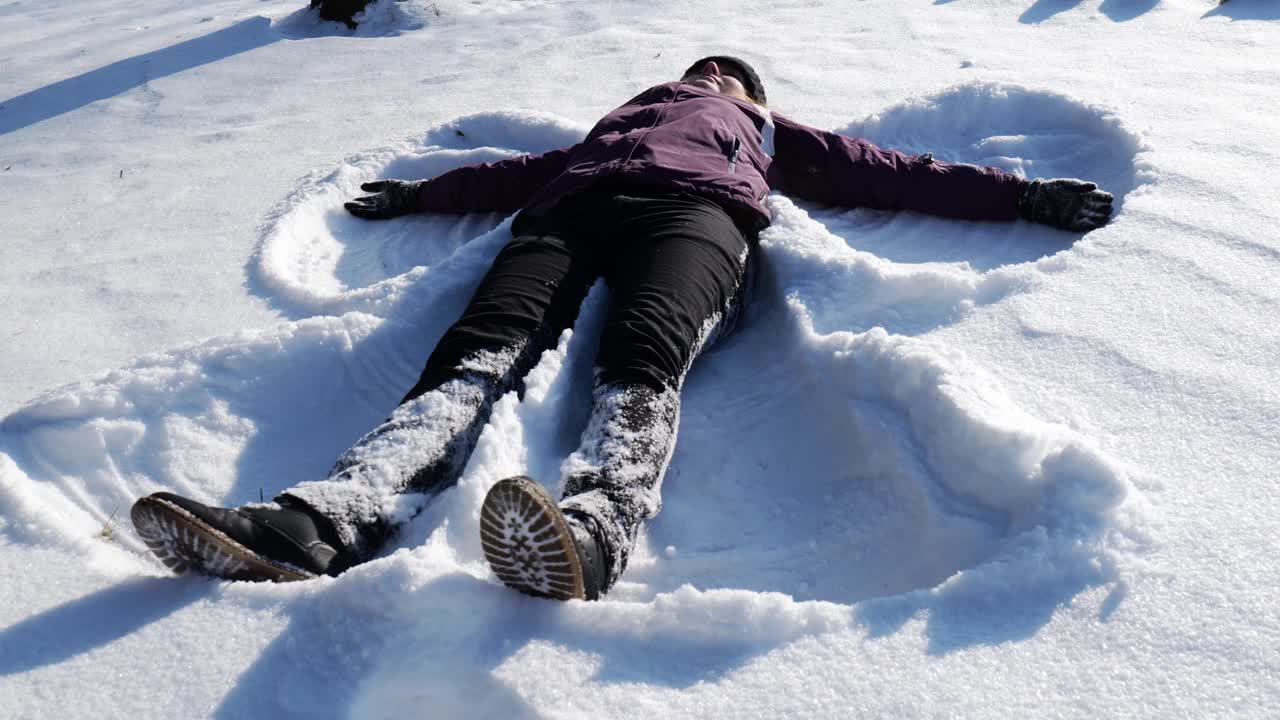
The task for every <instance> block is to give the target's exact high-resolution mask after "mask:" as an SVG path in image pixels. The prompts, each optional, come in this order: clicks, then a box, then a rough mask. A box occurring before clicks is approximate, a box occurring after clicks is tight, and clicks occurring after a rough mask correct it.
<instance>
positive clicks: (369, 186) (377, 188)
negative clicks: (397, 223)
mask: <svg viewBox="0 0 1280 720" xmlns="http://www.w3.org/2000/svg"><path fill="white" fill-rule="evenodd" d="M424 182H425V181H424V180H413V181H408V180H375V181H373V182H367V183H365V184H363V185H361V186H360V189H361V190H364V191H365V192H369V193H373V195H365V196H363V197H358V198H356V199H355V200H352V201H350V202H348V203H344V204H343V207H345V208H346V209H347V212H349V213H351V214H352V215H355V216H356V217H362V218H364V219H366V220H386V219H387V218H393V217H398V216H400V215H407V214H409V213H413V212H417V211H418V192H419V190H420V189H421V188H422V184H423V183H424Z"/></svg>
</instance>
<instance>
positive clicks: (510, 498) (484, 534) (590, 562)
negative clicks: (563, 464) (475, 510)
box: [480, 476, 608, 600]
mask: <svg viewBox="0 0 1280 720" xmlns="http://www.w3.org/2000/svg"><path fill="white" fill-rule="evenodd" d="M480 542H481V545H482V546H483V547H484V556H485V559H487V560H488V561H489V567H491V568H493V572H494V574H495V575H497V576H498V579H499V580H501V581H502V582H503V583H504V584H506V586H507V587H509V588H511V589H513V590H518V591H520V592H522V593H525V594H527V595H534V596H537V597H548V598H553V599H555V600H570V599H575V598H576V599H578V600H597V599H599V597H600V595H601V593H603V592H604V590H605V587H604V582H605V578H607V577H608V559H607V558H606V557H605V554H604V550H603V546H602V544H601V542H600V540H599V532H598V530H597V529H596V528H595V523H594V522H593V521H591V520H590V519H589V518H586V517H585V516H579V515H577V514H570V515H566V514H565V513H562V512H561V511H560V508H558V507H557V506H556V503H555V501H554V500H552V499H551V496H550V495H548V494H547V491H546V490H544V489H543V488H542V486H541V485H539V484H538V483H536V482H534V481H533V480H530V479H529V478H527V477H521V476H517V477H511V478H507V479H505V480H499V481H498V483H497V484H495V485H494V486H493V487H492V488H490V490H489V494H488V495H486V496H485V499H484V505H483V506H482V507H481V508H480Z"/></svg>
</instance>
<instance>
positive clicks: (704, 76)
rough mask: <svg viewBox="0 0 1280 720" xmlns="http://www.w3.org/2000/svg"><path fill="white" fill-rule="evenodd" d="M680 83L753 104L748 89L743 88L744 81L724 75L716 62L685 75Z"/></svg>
mask: <svg viewBox="0 0 1280 720" xmlns="http://www.w3.org/2000/svg"><path fill="white" fill-rule="evenodd" d="M680 82H682V83H685V84H687V85H695V86H697V87H700V88H703V89H705V90H712V91H714V92H718V93H720V94H722V95H728V96H729V97H734V98H738V99H739V100H746V101H747V102H751V98H750V97H749V96H748V95H747V89H746V88H745V87H743V85H742V81H741V80H739V79H738V78H736V77H734V76H732V75H726V74H724V73H722V72H721V71H720V66H719V65H716V64H715V62H714V61H712V62H708V63H707V64H706V65H703V66H702V68H701V69H699V70H695V71H694V72H691V73H689V74H688V75H685V76H684V77H683V78H681V79H680Z"/></svg>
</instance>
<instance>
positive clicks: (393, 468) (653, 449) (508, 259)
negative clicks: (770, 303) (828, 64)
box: [132, 56, 1112, 600]
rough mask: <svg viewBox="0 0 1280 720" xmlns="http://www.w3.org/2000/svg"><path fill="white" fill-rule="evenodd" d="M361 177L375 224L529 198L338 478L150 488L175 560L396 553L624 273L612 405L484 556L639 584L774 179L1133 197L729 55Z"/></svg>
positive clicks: (1048, 217)
mask: <svg viewBox="0 0 1280 720" xmlns="http://www.w3.org/2000/svg"><path fill="white" fill-rule="evenodd" d="M362 188H363V189H364V190H365V191H366V192H368V193H371V194H370V195H368V196H365V197H360V198H358V199H356V200H353V201H351V202H348V203H347V204H346V208H347V210H349V211H350V212H351V213H352V214H354V215H357V216H359V217H362V218H369V219H383V218H392V217H396V216H398V215H403V214H405V213H414V212H449V213H465V212H505V213H510V212H515V211H517V210H518V211H519V214H518V215H516V217H515V219H514V221H513V222H512V226H511V234H512V236H513V237H512V239H511V241H510V242H509V243H508V244H507V245H506V247H505V248H504V249H503V250H502V251H501V252H500V253H499V254H498V255H497V257H496V258H495V259H494V261H493V265H492V266H491V268H490V269H489V271H488V273H487V275H486V276H485V277H484V279H483V280H482V281H481V283H480V285H479V287H478V288H477V289H476V291H475V294H474V296H473V297H472V299H471V301H470V304H469V306H468V307H467V308H466V310H465V311H464V312H463V314H462V317H461V318H460V319H459V320H458V321H457V322H456V323H455V324H454V325H453V326H452V327H451V328H450V329H449V330H448V331H447V332H446V333H445V335H444V337H442V338H441V339H440V342H439V344H438V345H437V346H436V347H435V349H434V350H433V351H432V353H431V356H430V358H429V359H428V360H427V363H426V368H425V369H424V370H423V371H422V375H421V377H420V378H419V380H418V382H417V384H416V385H414V387H413V388H412V389H411V390H409V392H408V394H406V395H405V397H404V399H403V400H402V401H401V403H400V405H399V406H398V407H397V408H396V409H395V410H394V412H392V414H391V417H390V418H389V419H388V420H386V422H384V423H383V424H382V425H380V426H379V427H377V428H376V429H374V430H373V431H372V432H370V433H369V434H368V435H366V436H365V437H364V438H363V439H361V440H360V441H359V442H357V443H356V445H355V446H354V447H352V448H351V449H350V450H348V451H347V452H346V453H345V454H343V455H342V457H341V458H339V460H338V462H337V464H336V465H335V466H334V468H333V470H332V471H331V473H330V475H329V476H328V477H327V478H325V479H323V480H318V481H313V482H303V483H301V484H299V485H296V486H294V487H292V488H290V489H288V490H286V491H284V492H283V493H282V494H280V495H279V496H278V497H277V498H275V502H274V503H266V504H256V505H247V506H244V507H240V508H236V509H222V508H215V507H209V506H206V505H203V504H201V503H198V502H195V501H193V500H189V499H186V498H183V497H179V496H177V495H174V494H171V493H156V494H154V495H151V496H149V497H146V498H143V499H141V500H139V501H138V502H137V503H135V505H134V506H133V511H132V517H133V522H134V525H135V527H136V528H137V531H138V534H139V535H140V536H141V537H142V539H143V540H144V541H145V542H146V544H147V546H148V547H149V548H150V549H151V550H152V551H153V552H154V553H155V554H156V555H157V556H158V557H159V558H160V559H161V560H162V561H163V562H164V564H165V565H167V566H169V567H170V568H172V569H173V570H175V571H178V572H184V571H186V570H195V571H198V572H202V573H206V574H209V575H214V576H219V577H225V578H231V579H237V580H240V579H244V580H267V579H270V580H301V579H305V578H310V577H314V576H317V575H337V574H339V573H341V572H342V571H344V570H346V569H347V568H349V567H351V566H352V565H355V564H357V563H361V562H364V561H367V560H369V559H371V558H372V557H374V556H375V555H376V553H378V551H379V549H380V548H382V547H383V546H384V545H385V544H386V542H387V540H388V539H389V538H390V537H391V536H392V535H393V534H394V533H395V532H396V530H397V529H398V528H400V527H401V526H403V525H404V524H405V523H407V522H408V521H409V520H410V519H412V518H413V517H414V516H415V515H416V514H417V513H419V512H420V511H421V510H422V509H423V508H424V507H425V506H426V504H427V503H428V502H429V501H430V499H431V498H432V497H433V496H434V495H436V494H437V493H439V492H441V491H442V490H444V489H446V488H448V487H450V486H452V485H453V484H455V483H456V482H457V480H458V477H459V475H460V474H461V473H462V471H463V468H464V467H465V465H466V463H467V459H468V457H469V455H470V453H471V451H472V449H473V448H474V447H475V444H476V441H477V439H478V437H479V435H480V431H481V429H482V428H483V427H484V426H485V424H486V423H487V422H488V419H489V414H490V410H491V408H492V406H493V403H494V402H495V401H496V400H497V399H498V398H500V397H501V396H502V395H503V394H505V393H507V392H508V391H510V390H512V389H518V388H520V387H521V380H522V378H523V377H524V375H525V374H526V373H527V372H528V371H529V370H530V369H532V367H533V366H534V364H535V363H536V362H537V360H538V358H539V356H540V355H541V354H542V353H543V351H545V350H547V349H549V348H552V347H554V346H555V343H556V341H557V338H558V337H559V336H560V334H561V332H562V331H563V330H564V329H565V328H568V327H570V326H571V325H572V324H573V322H574V319H575V317H576V316H577V313H578V308H579V305H580V304H581V302H582V301H583V299H584V298H585V296H586V294H587V291H588V289H589V288H590V287H591V285H592V284H593V283H594V282H595V281H596V279H597V278H603V279H604V280H605V282H606V283H607V284H608V286H609V289H610V301H609V309H608V315H607V319H606V321H605V325H604V329H603V334H602V336H601V339H600V348H599V354H598V356H597V358H596V369H595V386H594V391H593V405H592V409H591V415H590V420H589V422H588V424H587V428H586V430H585V432H584V433H583V435H582V438H581V444H580V446H579V447H578V449H577V450H576V451H575V452H574V453H573V454H572V455H571V456H570V457H569V458H568V460H566V461H565V463H564V464H563V467H562V472H563V474H564V477H563V478H562V481H563V482H562V485H563V488H564V492H563V496H562V498H561V499H560V501H559V502H558V503H557V502H556V501H555V500H554V499H553V498H552V497H551V496H550V495H549V494H548V493H547V492H546V491H545V490H544V489H543V487H542V485H540V484H539V483H537V482H535V481H533V480H531V479H529V478H525V477H514V478H508V479H505V480H501V481H499V482H498V483H497V484H495V485H494V486H493V488H492V489H491V490H490V491H489V493H488V495H487V496H486V498H485V500H484V503H483V506H482V508H481V513H480V533H481V542H482V545H483V548H484V553H485V557H486V558H487V559H488V561H489V563H490V566H491V567H492V569H493V571H494V573H495V574H496V575H497V576H498V578H499V579H501V580H502V582H503V583H505V584H507V585H508V586H510V587H512V588H514V589H516V590H519V591H521V592H525V593H528V594H531V595H537V596H543V597H551V598H557V599H562V600H563V599H569V598H583V599H596V598H598V597H600V596H601V595H602V594H604V593H605V592H607V591H608V590H609V588H610V587H612V586H613V585H614V583H616V582H617V580H618V577H619V576H620V575H621V574H622V572H623V570H624V569H625V568H626V566H627V559H628V556H629V555H630V553H631V551H632V548H633V547H634V545H635V543H636V536H637V533H638V532H639V529H640V526H641V523H643V522H644V521H645V520H647V519H649V518H651V517H653V516H654V515H656V514H657V512H658V510H659V508H660V507H661V499H660V495H659V490H660V487H661V483H662V476H663V474H664V472H665V471H666V468H667V463H668V461H669V460H670V458H671V453H672V450H673V449H674V447H675V441H676V429H677V425H678V423H679V415H680V388H681V384H682V383H683V381H684V378H685V374H686V373H687V372H688V370H689V366H690V364H691V363H692V362H693V361H694V359H695V358H696V357H697V356H698V355H699V354H700V353H701V352H702V351H704V350H706V349H707V348H708V347H710V346H711V345H712V344H713V343H714V342H715V341H716V339H717V338H720V337H722V336H724V334H725V333H727V332H729V331H730V330H731V329H732V328H733V326H734V323H735V319H736V318H737V317H738V313H739V309H740V308H741V307H742V303H743V301H744V295H745V294H746V287H747V285H748V280H749V277H750V274H751V272H750V271H751V267H752V265H753V264H754V262H753V258H754V256H755V255H756V254H757V249H756V236H757V234H758V233H759V232H760V231H761V230H762V229H763V228H765V227H766V226H768V225H769V221H770V216H769V212H768V210H767V209H766V208H765V206H764V204H763V203H764V199H765V196H766V195H767V194H768V193H769V191H770V190H777V191H780V192H782V193H785V194H788V195H793V196H795V197H798V198H804V199H807V200H813V201H816V202H820V203H827V204H831V205H843V206H850V207H870V208H880V209H886V210H914V211H917V212H924V213H929V214H933V215H940V216H944V217H952V218H963V219H970V220H1014V219H1016V218H1019V217H1021V218H1024V219H1027V220H1031V221H1034V222H1041V223H1047V224H1049V225H1053V226H1056V227H1059V228H1064V229H1067V230H1073V231H1088V230H1092V229H1094V228H1097V227H1100V226H1101V225H1103V224H1105V223H1106V222H1107V221H1108V219H1109V218H1110V216H1111V201H1112V198H1111V195H1110V194H1108V193H1106V192H1103V191H1101V190H1099V189H1097V187H1096V186H1095V185H1094V184H1092V183H1088V182H1083V181H1080V180H1072V179H1058V180H1031V181H1028V180H1023V179H1020V178H1018V177H1016V176H1014V175H1011V174H1009V173H1006V172H1003V171H1001V170H997V169H994V168H987V167H977V166H973V165H963V164H951V163H944V162H939V161H936V160H934V159H933V158H932V157H931V156H930V155H927V154H926V155H920V156H908V155H904V154H901V153H898V152H894V151H890V150H884V149H881V148H879V147H876V146H875V145H872V144H871V143H869V142H867V141H866V140H862V139H858V138H849V137H842V136H840V135H836V134H834V133H829V132H823V131H820V130H815V129H814V128H811V127H806V126H805V125H802V124H800V123H797V122H795V121H793V120H790V119H788V118H785V117H783V116H781V115H778V114H776V113H773V112H771V111H770V110H768V109H767V108H766V107H765V92H764V87H763V85H762V84H761V81H760V78H759V77H758V76H757V75H756V73H755V71H754V70H752V68H751V67H750V66H749V65H747V63H745V62H743V61H742V60H739V59H737V58H733V57H726V56H713V57H708V58H703V59H702V60H699V61H698V62H696V63H694V64H693V65H692V66H691V67H690V68H689V70H688V71H687V72H686V73H685V74H684V76H683V78H682V79H681V80H680V81H678V82H669V83H666V84H663V85H658V86H656V87H652V88H649V89H648V90H645V91H644V92H642V93H640V94H639V95H637V96H635V97H634V98H632V99H631V100H629V101H627V102H626V103H624V104H623V105H622V106H621V107H619V108H618V109H616V110H614V111H613V112H611V113H609V114H608V115H606V116H605V117H604V118H603V119H602V120H600V122H599V123H597V124H596V126H595V127H594V128H593V129H592V130H591V132H590V133H589V134H588V135H587V137H586V139H585V140H583V141H582V142H580V143H578V144H577V145H574V146H573V147H569V148H564V149H562V150H554V151H551V152H548V153H545V154H542V155H526V156H523V157H517V158H513V159H510V160H504V161H501V162H494V163H485V164H481V165H474V166H469V167H462V168H458V169H456V170H452V171H450V172H447V173H445V174H443V175H440V176H439V177H436V178H434V179H431V180H422V181H413V182H407V181H402V180H379V181H376V182H371V183H367V184H365V185H363V186H362ZM406 458H411V461H406Z"/></svg>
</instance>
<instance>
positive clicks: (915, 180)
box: [420, 82, 1021, 227]
mask: <svg viewBox="0 0 1280 720" xmlns="http://www.w3.org/2000/svg"><path fill="white" fill-rule="evenodd" d="M606 179H608V180H611V181H617V182H621V183H625V184H627V185H629V186H635V185H640V186H654V187H656V188H664V189H679V190H685V191H688V192H691V193H694V194H697V195H702V196H706V197H710V198H713V199H715V200H717V201H718V202H721V203H722V204H724V205H725V206H727V207H728V208H730V209H736V210H746V211H749V212H750V213H752V214H754V215H755V216H756V217H758V218H759V224H760V227H764V226H767V225H768V224H769V212H768V211H767V210H766V209H765V208H764V205H763V204H762V203H763V200H764V197H765V195H766V194H768V192H769V191H770V190H771V189H772V190H778V191H780V192H782V193H784V194H786V195H791V196H794V197H798V198H803V199H806V200H813V201H816V202H821V203H826V204H830V205H842V206H848V207H868V208H876V209H880V210H915V211H918V212H923V213H929V214H931V215H941V216H945V217H954V218H964V219H972V220H1013V219H1015V217H1016V216H1017V215H1016V210H1017V197H1018V190H1019V186H1020V183H1021V180H1020V179H1019V178H1018V177H1017V176H1015V175H1011V174H1009V173H1006V172H1004V171H1001V170H997V169H995V168H986V167H977V166H974V165H963V164H950V163H943V162H937V161H934V160H933V159H932V157H931V156H929V155H920V156H909V155H903V154H902V153H899V152H895V151H892V150H883V149H881V148H879V147H876V146H875V145H873V144H871V143H870V142H868V141H866V140H863V139H861V138H848V137H843V136H841V135H837V134H835V133H829V132H823V131H821V130H816V129H814V128H811V127H808V126H806V125H802V124H800V123H798V122H795V121H794V120H789V119H787V118H785V117H783V116H781V115H778V114H776V113H771V112H770V111H768V110H766V109H764V108H761V107H760V106H757V105H755V104H752V103H749V102H745V101H741V100H737V99H734V98H731V97H728V96H726V95H722V94H720V93H717V92H714V91H711V90H705V89H703V88H700V87H695V86H693V85H686V84H684V83H679V82H672V83H667V84H665V85H658V86H656V87H652V88H649V89H648V90H645V91H644V92H642V93H640V94H639V95H637V96H635V97H634V98H632V99H631V100H628V101H627V102H626V103H625V104H623V105H622V107H619V108H618V109H616V110H614V111H613V112H611V113H609V114H608V115H606V116H605V117H604V118H603V119H602V120H600V122H598V123H596V126H595V127H594V128H592V129H591V132H590V133H589V134H588V135H587V137H586V139H585V140H583V141H582V142H580V143H578V144H577V145H574V146H573V147H569V148H564V149H561V150H552V151H551V152H548V153H543V154H541V155H524V156H521V157H517V158H512V159H510V160H503V161H500V162H493V163H483V164H480V165H470V166H467V167H461V168H457V169H455V170H451V171H449V172H447V173H444V174H443V175H440V176H438V177H436V178H434V179H432V180H429V181H427V182H426V183H424V184H423V186H422V190H421V194H420V204H421V209H422V210H426V211H433V212H471V211H498V212H513V211H515V210H518V209H523V210H524V211H526V212H529V213H532V214H542V213H544V212H546V211H547V210H548V209H550V208H551V207H552V206H553V205H554V204H555V203H556V202H558V201H559V200H560V199H562V198H564V197H566V196H568V195H570V194H572V193H575V192H578V191H581V190H583V189H584V188H586V187H588V186H590V185H592V184H595V183H597V182H600V181H602V180H606Z"/></svg>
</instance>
